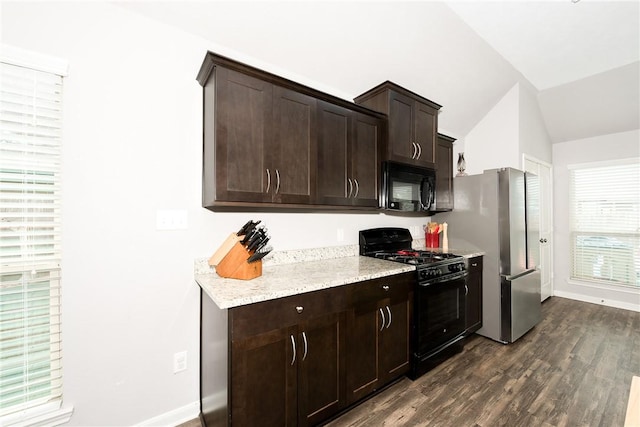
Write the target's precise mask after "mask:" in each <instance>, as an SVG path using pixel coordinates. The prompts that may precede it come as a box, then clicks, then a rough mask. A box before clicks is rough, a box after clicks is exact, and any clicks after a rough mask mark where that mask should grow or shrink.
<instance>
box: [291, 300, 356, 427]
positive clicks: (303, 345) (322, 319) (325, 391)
mask: <svg viewBox="0 0 640 427" xmlns="http://www.w3.org/2000/svg"><path fill="white" fill-rule="evenodd" d="M299 331H300V332H299V333H298V367H299V371H298V372H299V375H300V376H299V378H300V382H299V385H300V387H299V390H298V414H299V417H300V420H299V425H301V426H304V425H315V424H318V423H319V422H320V421H322V420H325V419H327V418H329V417H330V416H331V415H333V414H336V413H338V411H339V410H340V409H342V408H343V407H345V404H346V396H345V392H346V389H345V352H344V342H345V336H344V333H345V313H344V312H342V313H330V314H327V315H324V316H319V317H315V318H313V319H312V320H309V321H306V322H303V323H302V324H300V325H299Z"/></svg>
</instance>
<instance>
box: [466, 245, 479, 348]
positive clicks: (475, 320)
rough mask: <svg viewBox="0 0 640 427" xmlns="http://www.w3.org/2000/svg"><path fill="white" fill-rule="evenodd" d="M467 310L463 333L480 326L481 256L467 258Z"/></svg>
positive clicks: (472, 330) (470, 332)
mask: <svg viewBox="0 0 640 427" xmlns="http://www.w3.org/2000/svg"><path fill="white" fill-rule="evenodd" d="M467 289H468V293H467V298H466V304H467V310H466V316H467V317H466V322H465V334H466V335H470V334H472V333H473V332H475V331H477V330H478V329H480V328H481V327H482V257H481V256H479V257H473V258H470V259H469V275H468V276H467Z"/></svg>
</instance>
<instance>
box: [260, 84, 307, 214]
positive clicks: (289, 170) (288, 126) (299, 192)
mask: <svg viewBox="0 0 640 427" xmlns="http://www.w3.org/2000/svg"><path fill="white" fill-rule="evenodd" d="M316 118H317V117H316V100H315V98H312V97H310V96H307V95H303V94H301V93H298V92H294V91H292V90H289V89H285V88H282V87H279V86H274V87H273V135H274V136H273V139H272V143H271V144H270V145H268V146H267V147H266V153H265V154H266V157H267V162H266V166H267V168H269V169H270V173H271V180H272V182H271V189H270V191H271V192H272V194H273V201H274V202H277V203H303V204H305V203H306V204H309V203H311V199H312V192H313V190H314V184H315V170H316V168H315V163H316Z"/></svg>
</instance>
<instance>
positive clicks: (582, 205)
mask: <svg viewBox="0 0 640 427" xmlns="http://www.w3.org/2000/svg"><path fill="white" fill-rule="evenodd" d="M570 210H571V212H570V227H571V230H570V239H571V262H572V267H571V278H573V279H578V280H581V281H589V282H597V283H604V284H609V285H620V286H634V287H640V159H630V160H625V161H621V162H615V163H601V164H595V165H593V164H591V165H583V166H580V165H577V166H573V167H571V170H570Z"/></svg>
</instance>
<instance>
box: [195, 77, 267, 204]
mask: <svg viewBox="0 0 640 427" xmlns="http://www.w3.org/2000/svg"><path fill="white" fill-rule="evenodd" d="M216 73H217V74H216V99H215V108H216V120H215V148H214V147H213V143H207V144H206V145H205V156H206V158H210V157H211V152H210V150H214V149H215V168H216V170H215V188H216V191H215V192H216V194H215V198H216V201H238V202H265V201H270V199H271V195H270V194H268V193H266V192H265V191H266V187H267V185H266V184H267V174H266V169H267V168H266V165H265V150H266V147H267V146H268V145H269V144H270V143H271V130H270V126H271V105H272V85H271V84H270V83H267V82H264V81H262V80H258V79H255V78H253V77H249V76H247V75H244V74H241V73H237V72H235V71H231V70H227V69H225V68H222V67H218V69H217V71H216ZM206 166H208V167H210V165H206ZM210 184H211V183H206V184H205V186H207V185H210Z"/></svg>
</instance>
